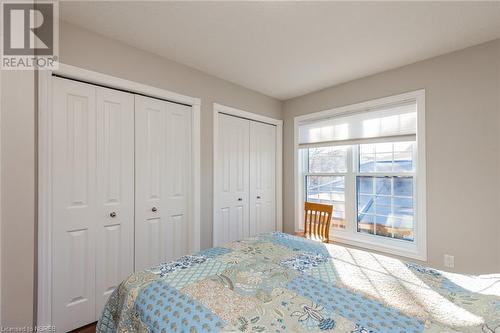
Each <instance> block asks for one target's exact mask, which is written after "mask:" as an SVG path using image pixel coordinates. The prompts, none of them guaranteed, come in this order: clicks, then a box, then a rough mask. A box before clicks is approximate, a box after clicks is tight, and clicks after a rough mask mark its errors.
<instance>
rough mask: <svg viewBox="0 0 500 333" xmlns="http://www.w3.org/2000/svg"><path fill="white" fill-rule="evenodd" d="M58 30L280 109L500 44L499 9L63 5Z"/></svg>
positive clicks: (469, 5) (456, 5)
mask: <svg viewBox="0 0 500 333" xmlns="http://www.w3.org/2000/svg"><path fill="white" fill-rule="evenodd" d="M60 8H61V16H62V19H63V20H66V21H68V22H71V23H74V24H76V25H78V26H82V27H85V28H87V29H89V30H92V31H95V32H98V33H100V34H102V35H105V36H108V37H111V38H114V39H117V40H120V41H122V42H125V43H127V44H129V45H132V46H135V47H137V48H140V49H143V50H146V51H150V52H153V53H155V54H158V55H161V56H163V57H165V58H168V59H171V60H174V61H177V62H179V63H182V64H185V65H187V66H190V67H193V68H196V69H199V70H201V71H204V72H206V73H209V74H212V75H214V76H217V77H219V78H222V79H225V80H228V81H231V82H234V83H236V84H239V85H242V86H244V87H247V88H250V89H253V90H256V91H259V92H262V93H264V94H266V95H269V96H272V97H275V98H278V99H280V100H284V99H288V98H291V97H295V96H299V95H302V94H305V93H308V92H311V91H315V90H318V89H321V88H325V87H328V86H331V85H335V84H339V83H342V82H346V81H350V80H353V79H356V78H360V77H363V76H367V75H370V74H374V73H378V72H381V71H385V70H388V69H391V68H395V67H399V66H403V65H406V64H410V63H413V62H416V61H419V60H423V59H427V58H431V57H434V56H437V55H440V54H444V53H448V52H451V51H454V50H458V49H462V48H465V47H468V46H472V45H475V44H479V43H482V42H485V41H489V40H492V39H496V38H499V37H500V2H368V3H367V2H364V3H361V2H282V1H278V2H158V1H157V2H120V1H118V2H117V1H114V2H64V3H61V6H60Z"/></svg>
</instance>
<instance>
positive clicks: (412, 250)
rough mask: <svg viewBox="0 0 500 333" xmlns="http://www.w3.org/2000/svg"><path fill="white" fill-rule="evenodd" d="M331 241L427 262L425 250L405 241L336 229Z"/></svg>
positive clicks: (332, 232)
mask: <svg viewBox="0 0 500 333" xmlns="http://www.w3.org/2000/svg"><path fill="white" fill-rule="evenodd" d="M298 232H299V233H300V232H302V233H303V230H299V231H298ZM296 233H297V232H296ZM374 238H375V239H374ZM330 241H331V242H334V243H339V244H340V245H342V244H346V245H351V246H356V247H359V248H362V249H367V250H374V251H377V252H382V253H387V254H391V255H395V256H399V257H403V258H408V259H415V260H419V261H423V262H426V261H427V252H426V249H425V248H423V249H422V248H419V247H418V245H417V244H413V243H409V242H407V241H403V240H397V239H383V238H381V237H377V236H373V235H362V234H354V235H353V234H350V233H348V232H346V231H343V230H338V229H335V230H333V231H331V234H330Z"/></svg>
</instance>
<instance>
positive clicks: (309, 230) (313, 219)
mask: <svg viewBox="0 0 500 333" xmlns="http://www.w3.org/2000/svg"><path fill="white" fill-rule="evenodd" d="M332 212H333V206H332V205H324V204H318V203H313V202H305V203H304V237H307V238H312V239H317V240H320V241H322V242H324V243H328V242H329V241H330V221H331V220H332Z"/></svg>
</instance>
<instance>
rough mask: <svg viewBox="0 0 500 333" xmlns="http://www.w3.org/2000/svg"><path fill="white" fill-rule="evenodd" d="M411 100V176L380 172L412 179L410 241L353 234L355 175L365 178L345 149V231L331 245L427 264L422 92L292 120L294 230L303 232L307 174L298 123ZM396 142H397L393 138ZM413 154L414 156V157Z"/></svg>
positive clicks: (354, 156)
mask: <svg viewBox="0 0 500 333" xmlns="http://www.w3.org/2000/svg"><path fill="white" fill-rule="evenodd" d="M408 100H414V101H416V104H417V135H416V143H415V150H414V157H416V158H415V159H414V163H415V170H414V173H404V172H402V173H387V174H386V173H384V176H385V175H388V174H390V175H393V176H398V175H401V176H409V175H411V176H413V177H414V178H413V185H414V189H415V195H414V207H415V217H414V241H413V242H410V241H406V240H400V239H393V238H389V237H380V236H377V235H370V234H363V233H360V232H357V223H356V220H357V219H356V216H357V214H356V193H355V190H354V189H355V186H356V184H355V182H356V176H359V175H365V174H367V173H360V172H358V170H357V169H355V166H356V164H355V163H357V158H358V156H357V153H356V152H355V151H354V150H355V149H349V150H348V154H352V158H350V159H349V161H352V162H353V163H349V165H348V174H347V175H346V180H345V181H346V186H345V190H346V193H345V198H346V202H345V211H346V229H345V230H342V229H339V228H335V229H333V231H332V237H331V239H333V241H334V242H338V243H343V244H348V245H353V246H358V247H362V248H366V249H370V250H375V251H380V252H384V253H389V254H393V255H397V256H402V257H406V258H411V259H417V260H421V261H424V262H425V261H427V233H426V232H427V231H426V230H427V226H426V223H427V222H426V169H425V167H426V162H425V90H423V89H422V90H417V91H412V92H408V93H403V94H399V95H394V96H389V97H384V98H379V99H375V100H370V101H367V102H362V103H357V104H353V105H348V106H344V107H339V108H334V109H330V110H325V111H320V112H315V113H310V114H306V115H303V116H298V117H295V118H294V182H295V231H296V232H301V231H303V220H304V218H303V216H304V215H303V214H304V213H303V207H304V199H305V198H304V197H305V188H304V184H305V182H304V179H305V175H306V174H307V175H309V173H307V163H308V161H307V160H306V158H305V154H301V153H300V149H299V125H300V123H302V122H306V121H312V120H319V119H322V118H328V117H332V116H333V117H334V116H339V115H342V114H345V113H351V112H356V111H358V112H362V111H363V110H369V109H372V108H378V107H382V106H384V105H390V104H393V103H398V102H403V101H408ZM395 141H397V139H395ZM415 155H416V156H415ZM378 174H379V173H376V172H373V173H369V175H370V176H376V175H378Z"/></svg>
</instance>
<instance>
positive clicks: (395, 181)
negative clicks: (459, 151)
mask: <svg viewBox="0 0 500 333" xmlns="http://www.w3.org/2000/svg"><path fill="white" fill-rule="evenodd" d="M305 153H306V155H307V168H308V170H307V172H306V174H305V179H304V181H305V192H306V193H305V194H306V200H307V201H309V202H317V203H326V204H331V205H333V217H332V227H333V228H339V229H345V228H346V200H347V201H348V200H350V199H351V200H353V201H354V202H352V203H351V205H349V202H347V203H348V205H347V206H349V207H355V210H356V213H355V218H356V221H355V222H356V230H357V231H358V232H360V233H366V234H372V235H378V236H383V237H390V238H394V239H401V240H406V241H413V240H414V229H415V225H414V216H415V207H414V180H415V177H414V173H415V163H414V153H415V142H411V141H410V142H384V143H371V144H360V145H350V146H332V147H319V148H308V149H307V151H306V152H305ZM349 186H351V187H352V191H350V193H353V194H354V195H352V196H351V197H350V198H349V196H348V195H346V188H348V187H349Z"/></svg>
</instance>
